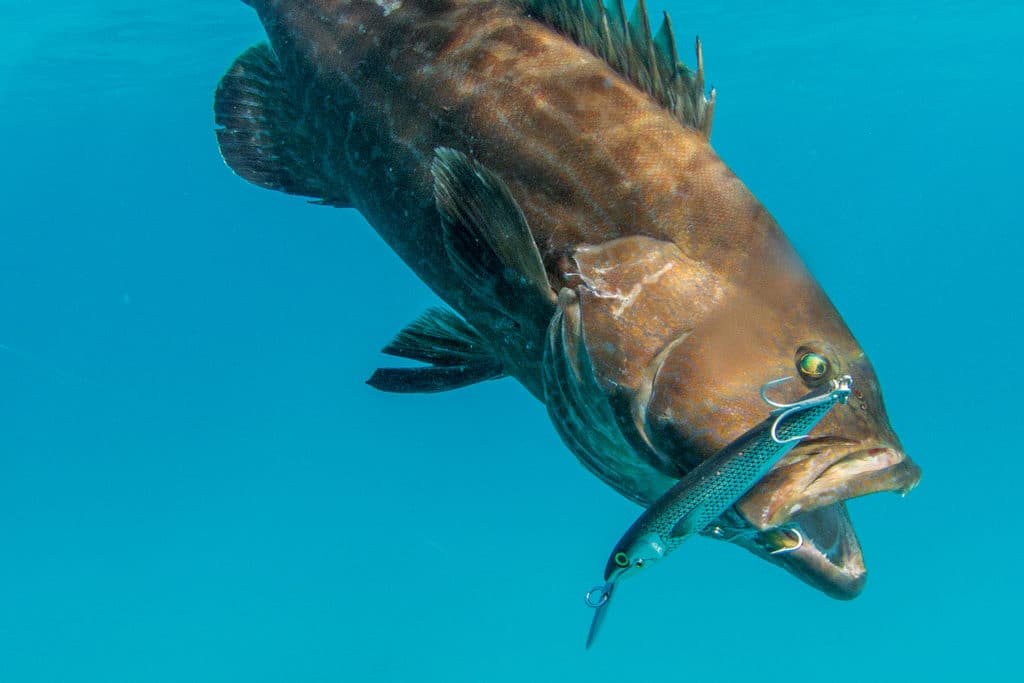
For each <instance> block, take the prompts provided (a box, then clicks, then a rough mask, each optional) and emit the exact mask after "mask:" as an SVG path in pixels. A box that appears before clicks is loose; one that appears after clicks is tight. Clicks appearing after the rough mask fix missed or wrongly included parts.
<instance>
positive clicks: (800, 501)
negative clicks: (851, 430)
mask: <svg viewBox="0 0 1024 683" xmlns="http://www.w3.org/2000/svg"><path fill="white" fill-rule="evenodd" d="M920 477H921V470H920V468H919V467H918V466H917V464H915V463H914V462H913V461H912V460H911V459H910V458H909V457H907V455H906V454H905V453H904V452H903V451H902V450H901V449H899V448H897V447H894V446H888V445H881V446H871V447H866V448H865V447H863V445H862V444H861V443H860V442H857V441H853V440H849V439H844V438H841V437H829V436H825V437H817V438H811V439H807V440H806V441H805V442H804V443H801V444H799V445H797V447H795V448H794V449H793V451H792V452H790V453H789V455H788V456H787V457H786V458H785V459H784V460H783V461H781V462H780V463H779V464H778V465H776V467H775V468H774V469H773V470H772V471H771V472H769V473H768V475H767V476H765V477H764V478H763V479H762V480H761V481H760V482H758V484H757V486H755V487H754V488H753V489H751V490H750V491H749V492H748V493H747V494H746V495H745V496H744V497H743V498H742V499H741V500H740V501H739V502H738V503H737V507H738V508H739V510H740V512H741V513H742V515H743V517H744V518H746V520H747V521H748V522H749V523H750V524H751V525H753V526H754V527H755V528H757V529H759V530H765V529H769V528H772V527H779V526H783V525H785V524H788V523H789V522H791V521H792V520H793V519H794V518H795V517H796V516H798V515H800V514H806V513H809V512H813V511H815V510H818V509H821V508H825V507H828V506H831V505H834V504H835V503H841V502H843V501H845V500H849V499H851V498H858V497H860V496H866V495H868V494H871V493H878V492H881V491H893V492H896V493H900V494H906V493H907V492H908V491H910V490H911V489H912V488H914V486H916V485H917V482H918V480H919V479H920Z"/></svg>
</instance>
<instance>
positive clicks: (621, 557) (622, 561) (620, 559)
mask: <svg viewBox="0 0 1024 683" xmlns="http://www.w3.org/2000/svg"><path fill="white" fill-rule="evenodd" d="M615 564H617V565H618V566H620V567H628V566H629V556H628V555H626V553H621V552H620V553H615Z"/></svg>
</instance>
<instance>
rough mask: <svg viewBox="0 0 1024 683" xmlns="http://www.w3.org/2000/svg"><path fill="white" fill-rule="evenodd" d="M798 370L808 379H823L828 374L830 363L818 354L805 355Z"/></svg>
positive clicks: (801, 358) (798, 364) (798, 365)
mask: <svg viewBox="0 0 1024 683" xmlns="http://www.w3.org/2000/svg"><path fill="white" fill-rule="evenodd" d="M797 368H798V369H799V370H800V374H801V375H803V376H804V377H806V378H807V379H821V378H822V377H824V376H825V375H826V374H827V373H828V361H827V360H825V358H824V357H823V356H820V355H818V354H816V353H805V354H804V355H803V356H801V357H800V362H799V363H797Z"/></svg>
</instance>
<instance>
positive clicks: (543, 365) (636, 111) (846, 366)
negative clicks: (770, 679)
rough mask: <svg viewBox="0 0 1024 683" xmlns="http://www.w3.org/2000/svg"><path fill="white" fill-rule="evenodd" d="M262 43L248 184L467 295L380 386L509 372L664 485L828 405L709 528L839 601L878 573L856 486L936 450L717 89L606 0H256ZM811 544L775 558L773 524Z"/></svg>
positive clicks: (614, 475)
mask: <svg viewBox="0 0 1024 683" xmlns="http://www.w3.org/2000/svg"><path fill="white" fill-rule="evenodd" d="M248 4H250V5H252V6H253V7H254V8H255V9H256V11H257V12H258V13H259V17H260V19H261V21H262V22H263V24H264V26H265V28H266V31H267V34H268V36H269V39H270V43H269V45H267V44H261V45H257V46H255V47H253V48H250V49H249V50H248V51H246V52H245V53H243V54H242V55H241V56H240V57H239V58H238V60H237V61H236V62H235V63H234V64H233V65H232V66H231V68H230V69H229V71H228V72H227V74H226V75H225V76H224V78H223V80H222V81H221V83H220V86H219V87H218V89H217V94H216V101H215V110H216V121H217V124H218V126H219V128H218V130H217V136H218V140H219V142H220V147H221V151H222V154H223V156H224V159H225V160H226V162H227V163H228V165H229V166H230V167H231V168H232V169H233V170H234V171H235V172H236V173H238V174H239V175H240V176H242V177H243V178H245V179H247V180H249V181H251V182H253V183H255V184H257V185H260V186H262V187H266V188H269V189H274V190H280V191H283V192H288V193H291V194H296V195H302V196H306V197H311V198H315V199H316V200H318V201H319V202H321V203H323V204H327V205H330V206H336V207H350V208H355V209H356V210H358V211H359V212H360V213H361V214H362V215H363V216H365V217H366V219H367V220H368V221H369V222H370V224H371V225H373V227H374V228H375V229H376V230H377V231H378V232H379V233H380V235H381V236H382V237H383V238H384V239H385V240H386V241H387V243H388V244H389V245H390V246H391V248H392V249H394V251H395V252H397V253H398V255H399V256H400V257H401V258H402V259H403V260H404V261H405V262H406V263H407V264H408V265H409V266H410V267H411V268H412V269H413V270H414V271H415V272H416V273H417V275H419V277H421V278H422V279H423V281H424V282H426V283H427V285H429V286H430V287H431V288H432V289H433V290H434V291H435V292H436V293H437V294H438V295H439V296H440V297H441V298H442V299H443V300H444V301H445V302H447V303H448V304H449V305H450V307H451V308H450V309H443V310H442V309H434V310H430V311H427V312H426V313H425V314H424V315H423V316H422V317H421V318H419V319H418V320H416V321H414V322H413V323H412V324H410V325H409V326H408V327H407V328H406V329H405V330H403V331H402V332H401V333H400V334H399V335H398V336H397V337H396V338H395V340H394V341H393V342H392V343H391V344H390V345H389V346H388V347H386V348H385V351H386V352H387V353H390V354H392V355H396V356H403V357H406V358H412V359H414V360H419V361H422V362H423V365H422V367H418V368H401V369H399V368H393V369H383V370H378V371H377V373H375V374H374V376H373V377H372V378H371V379H370V383H371V384H372V385H374V386H376V387H378V388H381V389H384V390H389V391H407V392H413V391H441V390H447V389H454V388H457V387H461V386H465V385H468V384H472V383H474V382H478V381H482V380H486V379H493V378H497V377H501V376H505V375H508V376H512V377H514V378H516V379H517V380H519V381H520V382H521V383H522V384H523V385H524V386H525V387H526V388H527V389H528V390H529V391H530V392H531V393H532V394H534V395H535V396H536V397H537V398H539V399H541V400H542V401H544V402H545V404H546V405H547V406H548V410H549V413H550V415H551V418H552V421H553V423H554V424H555V427H556V428H557V429H558V431H559V433H560V435H561V436H562V438H563V440H564V441H565V443H566V445H567V446H568V447H569V448H570V449H571V450H572V451H573V453H575V455H576V456H577V457H578V458H579V459H580V461H581V462H582V463H583V464H584V465H585V466H586V467H587V468H588V469H590V470H591V471H592V472H593V473H594V474H596V475H597V476H598V477H600V478H601V479H602V480H603V481H605V482H606V483H607V484H609V485H610V486H612V487H613V488H614V489H615V490H617V491H619V492H620V493H621V494H622V495H624V496H626V497H628V498H630V499H632V500H634V501H636V502H637V503H640V504H641V505H645V506H646V505H650V504H651V503H652V502H653V501H655V500H656V499H658V498H659V497H660V496H661V495H662V494H663V493H664V492H666V491H667V490H668V489H669V488H670V487H671V486H672V485H673V484H674V483H675V482H676V481H678V479H679V478H680V477H682V476H683V475H684V474H685V473H686V472H687V471H689V470H691V469H692V468H693V467H694V466H695V465H696V464H698V463H700V462H702V461H703V460H705V459H706V458H708V457H710V456H711V455H712V454H714V453H715V452H717V451H718V450H720V449H721V448H723V447H724V446H726V445H727V444H729V443H730V442H731V441H732V440H734V439H735V438H736V437H737V436H739V435H740V434H742V433H743V432H744V431H746V429H747V428H748V427H750V426H751V425H753V424H756V423H757V422H759V421H761V420H762V419H763V418H764V405H763V403H761V400H760V398H759V397H758V395H757V388H758V387H760V386H761V385H763V384H765V383H766V382H769V381H771V380H774V379H776V378H779V377H782V376H786V375H792V376H793V377H794V381H793V382H791V383H790V385H791V391H792V392H793V396H797V395H799V394H800V393H802V392H803V391H806V390H807V389H808V388H813V387H816V386H821V385H823V384H825V383H826V382H829V381H831V380H833V379H834V378H836V377H838V376H841V375H850V376H851V377H852V378H853V381H854V386H855V387H856V389H855V391H854V395H853V396H852V397H851V405H852V406H853V407H854V409H853V410H844V411H835V412H834V413H833V414H831V415H829V416H827V418H826V419H825V420H823V421H822V422H821V423H820V424H819V425H818V426H817V427H816V428H815V430H814V431H813V432H812V434H811V436H810V438H808V439H806V440H804V441H802V442H801V443H799V444H797V446H796V447H795V448H793V450H792V451H791V452H790V453H789V454H788V455H786V457H785V458H783V459H782V460H781V461H780V462H779V463H778V464H777V465H776V466H775V467H774V468H773V469H772V471H771V472H770V473H769V474H768V475H767V476H766V477H765V478H764V479H763V480H762V481H761V482H760V483H758V484H757V485H756V486H755V487H754V488H753V489H752V490H751V491H750V492H749V493H747V494H746V495H745V496H744V497H743V498H741V499H740V500H739V501H738V502H737V503H736V504H735V505H734V506H732V507H731V508H730V509H729V510H728V511H727V512H726V513H725V514H724V515H722V517H721V518H720V519H719V520H718V522H717V523H716V524H715V525H713V526H712V527H709V528H708V529H706V530H705V534H707V535H711V536H714V537H717V538H721V539H725V540H728V541H731V542H733V543H735V544H737V545H740V546H742V547H745V548H747V549H748V550H750V551H751V552H754V553H755V554H757V555H759V556H760V557H763V558H764V559H766V560H768V561H769V562H772V563H774V564H777V565H780V566H782V567H784V568H785V569H787V570H788V571H790V572H791V573H793V574H794V575H796V576H798V577H799V578H801V579H803V580H804V581H806V582H807V583H809V584H811V585H813V586H815V587H817V588H819V589H821V590H823V591H825V592H826V593H828V594H829V595H832V596H834V597H838V598H851V597H854V596H856V595H857V594H858V593H859V592H860V591H861V589H862V588H863V585H864V579H865V575H866V571H865V568H864V563H863V559H862V555H861V550H860V545H859V543H858V540H857V536H856V534H855V532H854V529H853V525H852V522H851V521H850V518H849V516H848V514H847V511H846V506H845V504H844V501H845V500H847V499H849V498H852V497H855V496H862V495H865V494H869V493H873V492H876V491H898V492H901V493H905V492H907V491H909V490H910V489H911V488H913V486H914V485H915V484H916V483H917V481H918V478H919V475H920V471H919V469H918V467H917V466H916V465H915V464H914V463H913V462H912V461H911V460H910V459H909V458H908V457H907V456H906V455H905V454H904V452H903V449H902V447H901V445H900V442H899V439H898V438H897V436H896V434H895V433H894V432H893V430H892V428H891V427H890V426H889V421H888V418H887V416H886V412H885V408H884V406H883V403H882V396H881V393H880V389H879V386H878V381H877V379H876V377H875V373H874V371H873V369H872V367H871V364H870V362H869V361H868V359H867V357H866V356H865V354H864V352H863V350H862V349H861V348H860V346H859V345H858V344H857V342H856V340H855V339H854V338H853V336H852V334H851V333H850V331H849V329H848V328H847V327H846V324H845V323H844V322H843V320H842V318H841V317H840V316H839V313H838V312H837V311H836V309H835V308H834V306H833V305H832V303H831V302H830V301H829V299H828V298H827V297H826V295H825V293H824V292H823V291H822V289H821V287H820V286H819V285H818V283H817V282H816V281H815V280H814V278H813V277H811V275H810V274H809V273H808V271H807V269H806V268H805V266H804V265H803V263H802V262H801V261H800V259H799V257H798V256H797V255H796V254H795V253H794V251H793V248H792V247H791V245H790V244H789V242H788V240H787V239H786V237H785V236H784V235H783V234H782V232H781V230H780V229H779V227H778V225H777V224H776V222H775V221H774V220H773V219H772V217H771V216H770V215H769V214H768V212H767V211H766V210H765V209H764V208H763V207H762V206H761V204H760V203H759V202H758V201H757V199H755V198H754V196H753V195H752V194H751V193H750V192H749V190H747V188H746V187H745V186H744V185H743V183H742V182H740V180H739V179H738V178H737V177H736V176H735V175H734V174H733V173H732V171H730V170H729V169H728V168H727V167H726V166H725V164H724V163H722V161H721V160H720V159H719V158H718V156H717V155H716V154H715V152H714V151H713V150H712V148H711V146H710V144H709V137H710V132H711V123H712V115H713V110H714V91H711V93H710V95H707V94H706V93H705V87H704V77H703V65H702V59H701V48H700V44H699V42H698V44H697V61H696V69H695V70H689V69H687V68H686V67H685V66H684V65H683V64H682V63H681V62H680V61H679V58H678V56H677V53H676V47H675V40H674V36H673V32H672V28H671V25H670V23H669V22H668V18H667V17H666V18H665V20H664V22H663V23H662V24H661V26H660V28H659V30H658V31H657V32H653V31H652V30H651V26H650V23H649V21H648V18H647V13H646V10H645V8H644V6H643V3H642V2H641V3H640V4H639V5H638V6H637V9H636V11H635V12H634V13H633V15H632V17H631V18H630V19H628V20H627V15H626V12H625V9H624V7H623V6H622V4H621V2H617V3H615V4H612V5H609V6H608V7H605V6H603V5H601V4H600V0H581V1H573V0H522V1H521V2H516V1H514V0H344V1H341V0H308V1H305V2H300V1H298V0H250V1H249V2H248ZM783 527H784V528H787V529H796V530H798V531H799V533H800V535H801V537H802V538H804V539H806V541H807V542H805V543H803V544H802V545H801V546H800V547H799V548H796V549H794V550H792V552H787V553H778V552H774V551H777V550H778V549H777V548H772V547H771V543H770V542H769V540H766V539H771V538H774V537H778V535H777V534H775V535H773V534H772V532H773V530H777V529H779V528H783Z"/></svg>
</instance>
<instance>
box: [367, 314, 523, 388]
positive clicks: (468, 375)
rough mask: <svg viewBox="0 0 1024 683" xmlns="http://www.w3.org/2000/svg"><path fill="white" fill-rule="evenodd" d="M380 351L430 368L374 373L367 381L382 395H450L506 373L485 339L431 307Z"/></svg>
mask: <svg viewBox="0 0 1024 683" xmlns="http://www.w3.org/2000/svg"><path fill="white" fill-rule="evenodd" d="M383 353H386V354H388V355H390V356H397V357H399V358H408V359H411V360H418V361H421V362H424V363H428V365H427V366H426V367H418V368H380V369H378V370H377V371H375V372H374V373H373V376H372V377H370V379H368V380H367V382H366V383H367V384H369V385H370V386H372V387H374V388H375V389H380V390H381V391H390V392H397V393H432V392H438V391H448V390H450V389H458V388H461V387H465V386H469V385H470V384H476V383H477V382H483V381H484V380H489V379H497V378H499V377H503V376H504V374H505V373H504V371H503V370H502V368H501V363H500V362H499V361H498V359H497V358H496V357H495V356H494V353H493V351H492V350H491V347H490V345H489V344H488V343H487V341H486V340H484V338H483V337H481V336H480V334H479V333H478V332H477V331H476V330H475V329H474V328H473V327H472V326H471V325H470V324H469V323H467V322H466V321H465V320H463V319H462V318H460V317H459V316H457V315H456V314H455V313H453V312H452V311H449V310H446V309H443V308H431V309H429V310H428V311H427V312H426V313H424V314H423V315H421V316H420V317H419V318H417V319H416V320H415V321H413V322H412V323H410V324H409V325H408V326H407V327H406V328H405V329H403V330H402V331H401V332H399V333H398V336H396V337H395V338H394V340H392V341H391V343H390V344H388V345H387V346H385V347H384V349H383Z"/></svg>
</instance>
